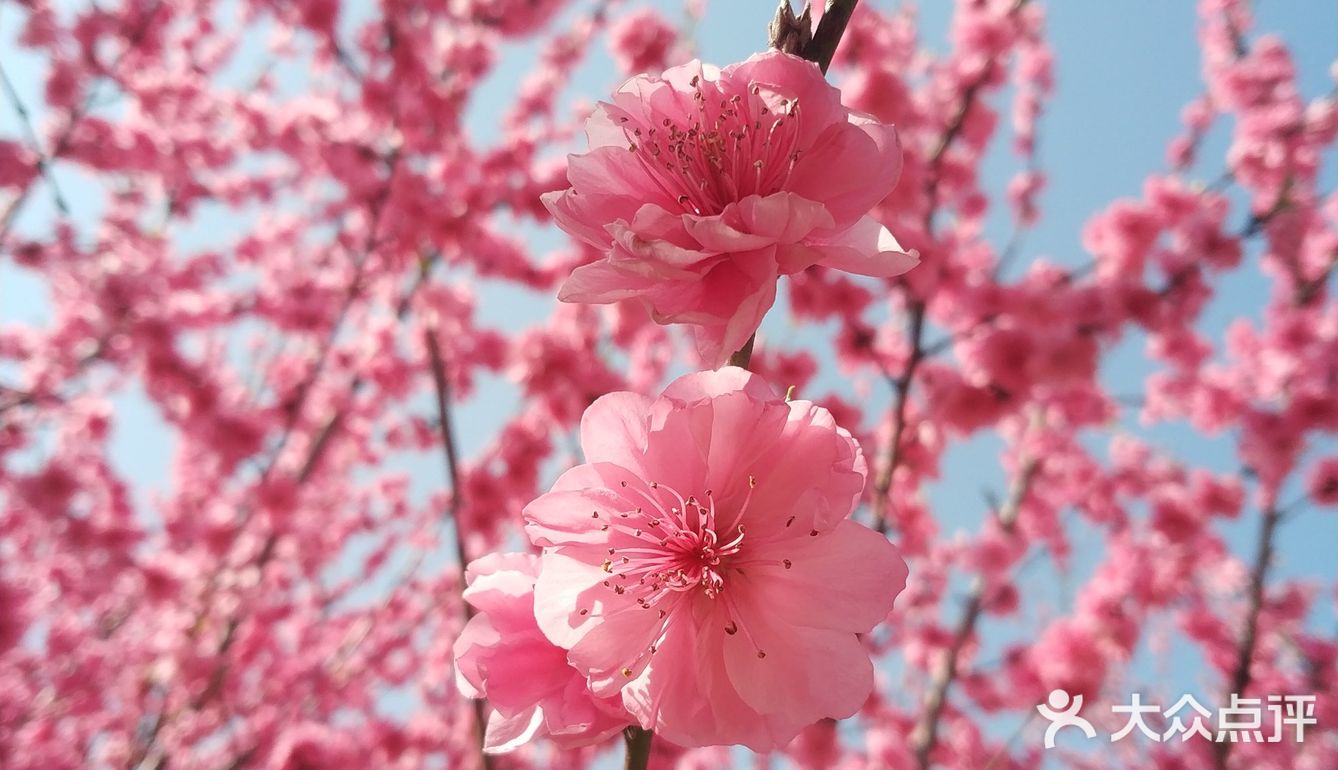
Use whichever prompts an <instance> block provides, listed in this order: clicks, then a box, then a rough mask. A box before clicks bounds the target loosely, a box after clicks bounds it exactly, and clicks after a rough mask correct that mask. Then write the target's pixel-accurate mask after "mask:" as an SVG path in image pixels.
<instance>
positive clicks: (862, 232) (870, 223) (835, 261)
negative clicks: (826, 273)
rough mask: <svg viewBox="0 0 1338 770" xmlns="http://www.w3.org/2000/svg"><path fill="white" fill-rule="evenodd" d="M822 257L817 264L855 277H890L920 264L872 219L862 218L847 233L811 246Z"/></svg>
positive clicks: (917, 258) (885, 229)
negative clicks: (816, 249)
mask: <svg viewBox="0 0 1338 770" xmlns="http://www.w3.org/2000/svg"><path fill="white" fill-rule="evenodd" d="M815 245H816V246H817V247H818V248H819V249H820V250H821V251H822V252H823V254H824V256H823V258H822V261H821V264H823V265H825V266H827V267H830V268H833V269H835V270H844V271H845V272H847V273H855V274H857V275H871V276H874V277H878V278H891V277H892V276H894V275H901V274H902V273H904V272H906V271H907V270H910V269H911V268H912V267H915V266H916V265H918V264H920V255H919V254H918V253H917V252H915V251H910V252H907V251H904V250H903V249H902V248H901V244H899V243H897V239H896V238H894V237H892V233H890V232H888V230H887V228H886V227H883V226H882V225H881V224H879V223H878V220H876V219H874V218H873V217H869V216H866V217H864V218H862V219H860V221H858V222H856V223H855V224H854V225H853V226H852V227H851V228H850V229H849V230H846V231H845V232H842V233H840V234H839V235H837V236H835V237H833V238H832V239H830V240H827V241H824V242H822V243H820V244H815Z"/></svg>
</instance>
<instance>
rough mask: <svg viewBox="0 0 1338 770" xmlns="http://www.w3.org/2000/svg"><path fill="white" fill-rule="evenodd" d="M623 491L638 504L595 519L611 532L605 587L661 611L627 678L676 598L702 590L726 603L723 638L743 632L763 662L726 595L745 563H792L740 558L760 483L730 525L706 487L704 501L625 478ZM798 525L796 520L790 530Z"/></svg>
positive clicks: (754, 483) (647, 652)
mask: <svg viewBox="0 0 1338 770" xmlns="http://www.w3.org/2000/svg"><path fill="white" fill-rule="evenodd" d="M620 486H621V487H622V488H623V490H624V499H627V498H629V497H634V498H638V499H637V501H636V502H638V503H640V504H639V505H635V506H634V507H632V508H631V509H630V510H626V511H620V512H616V513H613V514H609V515H607V517H605V516H603V515H601V514H600V513H599V512H598V511H595V512H594V513H592V514H591V518H595V519H601V518H603V519H605V520H604V523H603V524H602V525H601V527H600V529H602V530H603V531H605V532H608V533H610V536H609V549H608V558H606V559H605V560H604V563H603V565H602V566H603V568H604V571H605V572H606V573H608V579H607V580H604V581H603V585H604V587H605V588H607V589H608V590H610V591H612V592H613V593H615V594H617V595H619V596H624V595H627V594H630V595H631V596H633V597H634V598H635V599H636V603H637V605H639V606H640V607H642V608H643V609H647V610H650V609H655V610H658V613H657V616H656V617H655V620H654V621H653V622H658V623H659V630H658V632H657V633H656V634H655V641H653V642H652V643H651V644H650V645H649V646H648V647H647V648H646V649H644V650H642V651H641V652H640V653H639V654H637V655H636V657H635V659H633V660H631V661H629V663H628V665H627V666H626V667H624V668H623V669H622V674H623V675H624V676H626V677H629V678H630V677H631V676H633V675H634V673H635V671H636V670H637V668H638V667H640V666H641V665H643V664H645V663H646V662H647V660H648V658H649V656H650V655H653V654H654V653H655V650H656V646H657V645H658V643H659V640H660V639H662V638H663V636H664V634H665V629H666V628H667V627H668V624H669V623H670V622H671V621H672V620H673V619H674V617H675V616H678V615H680V614H681V613H675V614H674V615H671V614H670V613H671V611H673V610H674V609H675V607H676V606H677V605H678V603H679V600H681V599H684V598H687V597H688V596H689V595H690V594H691V593H692V592H695V591H698V590H700V592H701V595H704V596H705V597H707V598H708V599H711V600H716V599H719V600H720V601H721V602H722V603H723V608H724V610H725V612H726V613H727V617H728V618H729V620H728V622H727V623H726V625H725V627H724V631H725V633H726V634H727V635H729V636H735V635H737V634H740V633H742V637H741V638H742V639H746V640H747V642H748V644H750V645H752V647H753V648H754V650H755V651H756V653H757V657H758V658H765V657H766V656H767V654H766V651H765V650H763V649H762V648H761V647H760V646H759V645H758V643H757V640H756V639H755V638H754V636H753V634H752V633H751V632H750V631H749V629H748V627H747V625H746V624H745V623H744V621H743V615H742V614H741V613H740V612H739V606H738V604H737V603H736V601H735V599H734V597H732V596H731V595H730V593H729V592H728V591H726V590H725V579H726V575H727V574H728V573H729V572H730V571H736V572H742V570H743V568H744V567H745V566H749V567H751V566H756V565H762V564H775V565H777V566H783V567H784V568H785V569H790V567H791V566H792V565H791V562H790V560H789V559H779V560H773V559H765V558H764V559H760V560H759V559H749V558H747V557H745V556H744V555H743V550H744V547H743V544H744V540H745V536H746V531H745V529H744V525H743V524H742V521H743V517H744V514H745V513H746V512H747V510H748V504H749V503H750V502H751V501H752V498H753V490H754V489H756V487H757V480H756V479H754V478H753V477H752V476H749V477H748V492H747V494H746V495H745V496H744V499H743V503H742V504H741V505H740V506H739V508H738V511H737V512H735V513H734V515H733V517H732V519H731V520H730V521H729V522H724V521H722V520H721V519H720V518H719V516H718V511H717V510H716V504H715V498H714V497H713V496H712V494H711V490H709V489H708V490H706V492H705V494H704V495H703V497H704V499H705V502H703V501H702V500H700V499H698V498H697V497H696V496H694V495H688V496H686V497H684V496H683V495H681V494H679V493H678V491H677V490H674V489H673V488H671V487H668V486H665V485H663V484H658V483H656V482H653V481H652V482H649V483H644V484H641V483H638V484H628V483H627V482H626V481H623V482H620ZM793 523H794V517H793V516H791V517H790V519H789V520H788V521H786V523H785V526H786V527H789V526H790V525H791V524H793ZM812 534H813V535H816V534H817V532H816V531H814V532H813V533H812ZM589 613H590V608H585V609H581V610H580V614H581V615H587V614H589Z"/></svg>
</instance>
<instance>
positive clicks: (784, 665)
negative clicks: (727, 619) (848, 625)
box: [724, 607, 873, 737]
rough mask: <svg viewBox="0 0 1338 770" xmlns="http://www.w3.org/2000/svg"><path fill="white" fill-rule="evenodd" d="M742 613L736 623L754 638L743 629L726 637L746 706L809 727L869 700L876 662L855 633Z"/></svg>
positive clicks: (749, 610)
mask: <svg viewBox="0 0 1338 770" xmlns="http://www.w3.org/2000/svg"><path fill="white" fill-rule="evenodd" d="M741 610H742V617H741V618H739V619H738V620H736V622H737V623H738V624H739V625H740V626H741V627H742V626H744V625H745V624H746V627H747V633H748V634H751V636H752V638H751V639H749V638H748V637H747V636H746V635H745V633H744V631H743V630H742V628H741V630H740V631H739V633H737V634H734V635H732V636H726V637H725V638H724V652H725V669H726V671H727V672H728V673H729V679H730V682H732V683H733V685H734V688H735V690H737V691H738V693H739V696H740V697H741V698H742V699H743V701H744V703H747V704H748V705H749V706H750V707H752V708H754V709H756V710H758V711H760V712H762V713H764V714H767V715H768V716H774V717H781V718H782V719H784V720H785V721H787V722H790V723H791V724H797V725H806V724H811V723H813V722H816V721H818V720H819V719H824V718H833V719H844V718H845V717H849V716H852V715H854V714H855V712H857V711H859V709H860V707H861V706H863V705H864V702H865V701H866V700H868V698H869V693H871V692H873V663H872V662H870V660H869V652H868V650H866V649H865V648H864V644H863V643H862V642H861V641H860V640H859V638H858V637H856V636H855V635H854V634H852V633H848V632H844V631H830V630H827V629H818V628H806V627H803V626H789V625H782V624H780V623H778V622H777V620H776V619H775V618H774V617H771V616H770V615H769V614H768V613H767V612H765V611H762V610H761V608H753V607H744V608H741ZM759 649H760V650H761V651H762V652H764V653H765V657H759V652H758V651H759ZM795 730H796V732H797V730H798V727H796V728H795ZM792 737H793V736H792Z"/></svg>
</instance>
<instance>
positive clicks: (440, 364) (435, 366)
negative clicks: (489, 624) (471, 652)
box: [423, 327, 649, 770]
mask: <svg viewBox="0 0 1338 770" xmlns="http://www.w3.org/2000/svg"><path fill="white" fill-rule="evenodd" d="M423 341H424V342H425V343H426V345H427V354H428V359H429V361H430V362H431V367H432V384H433V386H434V388H435V390H436V395H437V427H438V429H439V430H440V431H441V443H442V449H443V452H442V455H443V459H444V460H445V462H446V477H447V478H448V479H449V480H450V483H451V499H450V502H449V503H448V504H447V507H446V516H447V517H449V518H450V520H451V522H452V523H453V524H454V525H455V558H456V559H457V560H458V561H459V563H460V591H461V593H463V592H464V590H465V565H467V564H468V563H469V554H468V548H467V547H466V546H465V533H464V527H463V526H462V525H461V523H460V501H461V500H462V499H463V496H462V494H461V492H462V490H463V489H464V487H463V486H462V485H461V484H460V462H459V454H458V452H457V450H456V446H455V431H454V430H453V429H452V423H451V382H450V379H449V378H447V376H446V363H445V361H444V360H443V359H442V356H441V343H440V342H439V341H438V339H437V331H436V329H433V328H431V327H429V328H428V329H426V330H425V331H424V332H423ZM460 604H461V606H462V607H463V608H464V614H465V622H466V623H467V622H469V620H470V619H471V618H473V617H474V608H473V607H471V606H470V605H469V602H467V601H465V600H464V599H463V597H462V598H461V600H460ZM472 705H473V707H474V733H475V736H476V738H477V743H478V747H479V766H480V767H482V768H484V770H492V767H493V763H492V757H491V756H490V755H488V754H487V753H486V752H484V751H483V739H484V734H485V732H486V730H487V725H488V716H487V713H486V712H485V711H484V706H483V701H481V700H477V699H476V700H473V701H472ZM647 745H648V746H649V741H647Z"/></svg>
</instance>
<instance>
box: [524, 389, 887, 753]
mask: <svg viewBox="0 0 1338 770" xmlns="http://www.w3.org/2000/svg"><path fill="white" fill-rule="evenodd" d="M581 446H582V449H583V450H584V452H585V457H586V460H587V464H585V465H581V466H578V467H576V468H574V469H572V470H570V471H568V472H567V473H565V474H563V476H562V477H561V478H559V479H558V481H557V483H556V484H555V485H554V487H553V490H552V491H551V492H549V493H548V494H545V495H543V496H541V497H539V498H538V499H537V500H535V501H534V502H533V503H531V504H530V505H529V506H528V507H526V509H525V518H526V522H527V524H526V528H527V530H528V533H529V535H530V538H531V540H533V541H534V542H535V543H536V544H537V545H541V546H544V548H545V551H544V556H543V567H542V570H541V573H540V576H539V580H538V583H537V584H536V586H535V597H536V599H535V606H536V612H537V614H538V619H539V627H540V628H542V629H543V631H544V633H545V634H547V635H548V637H549V638H550V639H551V640H552V641H553V642H554V643H555V644H557V645H559V646H561V647H564V648H566V649H568V650H569V651H570V653H569V660H570V661H571V663H572V665H574V666H575V667H576V668H578V669H580V670H581V672H582V673H584V674H586V675H587V676H588V678H589V683H590V687H591V689H592V690H593V692H594V693H595V694H596V695H598V696H612V695H615V694H617V693H618V692H619V691H621V693H622V699H623V703H624V704H625V705H626V706H627V709H628V711H630V712H631V713H632V715H633V716H634V717H635V718H636V719H637V721H638V722H640V724H641V725H642V726H643V727H646V728H652V729H654V730H655V731H656V732H657V733H658V734H660V735H662V736H664V737H665V738H667V739H668V740H670V741H672V742H674V743H678V744H681V745H684V746H703V745H715V744H729V743H741V744H744V745H747V746H749V747H752V748H754V749H759V750H761V749H771V748H776V747H779V746H783V745H784V744H785V743H786V742H788V741H789V740H790V739H791V738H793V737H794V736H795V734H796V733H798V731H799V730H800V729H802V728H803V727H805V726H806V725H809V724H812V723H813V722H815V721H817V720H818V719H821V718H823V717H834V718H840V717H848V716H850V715H852V714H854V713H855V712H856V711H857V710H858V709H859V708H860V706H861V705H862V704H863V703H864V701H865V699H866V698H867V697H868V695H869V693H870V691H871V689H872V686H873V668H872V665H871V664H870V662H869V655H868V653H867V652H866V650H865V649H864V646H863V644H862V643H861V642H860V640H859V637H858V636H857V635H858V634H860V633H864V632H867V631H869V630H870V629H872V628H873V627H874V626H875V625H877V624H878V623H880V622H881V621H882V620H883V619H884V618H885V617H886V616H887V613H888V612H889V610H890V609H891V607H892V600H893V599H894V598H895V597H896V595H897V593H898V592H900V590H901V589H902V588H903V587H904V585H905V579H906V566H905V564H904V563H903V562H902V560H901V558H900V556H899V555H898V554H897V550H896V548H894V547H893V546H892V545H891V544H890V543H889V542H888V541H887V540H886V539H885V538H883V537H882V536H881V535H878V534H876V533H874V532H873V531H871V530H869V529H867V528H865V527H864V526H862V525H860V524H856V523H854V522H852V521H850V520H849V519H848V518H847V517H848V516H849V515H850V512H851V510H852V509H853V508H854V506H855V504H856V502H857V501H858V500H859V497H860V493H861V491H862V489H863V486H864V477H865V471H866V465H865V461H864V458H863V455H862V454H861V452H860V449H859V445H858V444H857V443H856V442H855V440H854V439H853V438H851V437H850V434H849V433H847V432H846V431H845V430H844V429H842V428H840V427H838V426H837V425H836V424H835V423H834V422H833V420H832V418H831V415H830V414H829V413H828V412H827V411H826V410H825V409H822V408H821V407H819V406H816V405H815V404H813V403H811V402H808V401H791V402H788V403H787V402H785V401H784V400H782V399H781V398H780V397H779V396H777V395H776V394H775V393H774V392H773V391H772V389H771V387H770V386H769V385H767V384H766V383H765V382H764V381H763V380H762V379H761V378H760V377H758V376H756V375H754V374H751V373H749V372H747V371H745V370H743V369H739V368H736V367H726V368H724V369H721V370H720V371H718V372H701V373H696V374H690V375H687V376H684V377H681V378H679V379H678V380H675V381H674V382H673V383H671V384H670V385H669V387H668V388H667V389H666V390H665V391H664V393H663V394H662V395H661V396H660V397H659V398H657V399H650V398H646V397H643V396H640V395H637V394H634V393H626V392H624V393H613V394H610V395H607V396H604V397H603V398H601V399H599V400H598V401H596V402H595V403H594V404H593V405H591V407H590V408H589V409H588V410H587V411H586V413H585V416H584V418H583V419H582V421H581Z"/></svg>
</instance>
